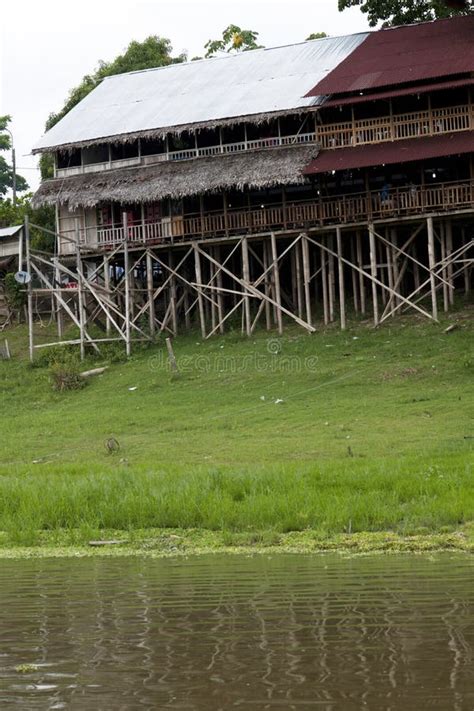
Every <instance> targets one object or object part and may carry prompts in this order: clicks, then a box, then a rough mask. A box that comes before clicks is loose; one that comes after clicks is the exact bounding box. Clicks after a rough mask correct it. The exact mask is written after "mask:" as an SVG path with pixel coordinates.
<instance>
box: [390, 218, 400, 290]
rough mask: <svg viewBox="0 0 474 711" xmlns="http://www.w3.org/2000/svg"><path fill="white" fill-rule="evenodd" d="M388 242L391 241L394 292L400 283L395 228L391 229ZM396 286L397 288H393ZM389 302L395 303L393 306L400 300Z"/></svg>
mask: <svg viewBox="0 0 474 711" xmlns="http://www.w3.org/2000/svg"><path fill="white" fill-rule="evenodd" d="M390 241H391V243H392V244H391V248H390V252H391V263H392V281H393V284H394V287H393V288H394V290H395V291H397V289H398V284H399V283H401V280H399V278H398V277H399V274H400V270H399V268H398V253H397V246H398V235H397V230H396V229H395V228H392V230H391V233H390ZM395 284H397V286H395ZM390 301H391V302H393V301H394V302H395V304H398V303H400V299H398V297H396V296H395V297H394V299H390Z"/></svg>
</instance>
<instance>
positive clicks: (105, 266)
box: [103, 256, 111, 336]
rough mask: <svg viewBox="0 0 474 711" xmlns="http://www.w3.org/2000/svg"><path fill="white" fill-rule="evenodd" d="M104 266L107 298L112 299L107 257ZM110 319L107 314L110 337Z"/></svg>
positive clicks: (106, 327) (106, 328)
mask: <svg viewBox="0 0 474 711" xmlns="http://www.w3.org/2000/svg"><path fill="white" fill-rule="evenodd" d="M103 264H104V288H105V291H106V293H107V298H108V299H110V264H109V259H108V257H107V256H104V259H103ZM110 325H111V324H110V318H109V315H108V314H106V317H105V332H106V334H107V336H110Z"/></svg>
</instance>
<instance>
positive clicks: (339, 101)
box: [323, 79, 474, 108]
mask: <svg viewBox="0 0 474 711" xmlns="http://www.w3.org/2000/svg"><path fill="white" fill-rule="evenodd" d="M472 85H474V79H448V80H447V81H439V82H430V83H429V84H414V85H413V86H405V87H403V88H400V87H393V88H392V89H387V91H375V92H373V93H372V94H364V95H363V96H340V97H339V98H337V97H336V98H335V99H333V98H330V99H328V101H325V102H324V104H323V106H324V108H329V107H330V106H345V105H349V106H352V105H354V104H365V103H367V102H369V101H378V100H380V99H392V98H395V97H397V96H414V95H415V94H426V93H428V92H431V91H439V90H441V89H455V88H456V87H461V86H472Z"/></svg>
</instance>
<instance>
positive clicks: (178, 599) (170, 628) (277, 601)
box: [0, 554, 474, 711]
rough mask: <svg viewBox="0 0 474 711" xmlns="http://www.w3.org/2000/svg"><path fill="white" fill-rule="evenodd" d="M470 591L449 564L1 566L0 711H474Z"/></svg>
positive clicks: (116, 561)
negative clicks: (22, 669) (27, 667)
mask: <svg viewBox="0 0 474 711" xmlns="http://www.w3.org/2000/svg"><path fill="white" fill-rule="evenodd" d="M473 582H474V560H473V559H471V558H470V557H468V556H457V555H453V556H450V555H447V554H443V555H441V554H440V555H434V556H427V555H425V556H415V555H413V556H411V555H404V556H369V557H355V558H354V557H353V558H348V557H344V556H333V555H331V556H325V555H320V556H305V555H295V556H290V555H278V556H273V557H270V556H265V555H261V556H252V557H250V556H249V557H244V556H220V555H219V556H217V555H216V556H204V557H197V558H190V559H188V560H185V559H183V558H178V559H167V560H152V559H145V558H109V559H107V558H82V559H42V560H41V559H34V560H31V559H30V560H21V561H20V560H19V561H13V560H2V561H0V584H1V587H0V636H1V639H0V709H1V710H2V711H4V710H5V709H22V710H23V709H24V710H26V711H30V709H48V710H50V709H51V710H52V709H68V710H69V709H79V710H81V711H82V710H86V711H89V710H90V711H101V710H104V711H120V710H122V709H123V710H124V711H125V710H126V711H129V710H134V709H153V710H155V709H187V710H188V709H189V710H192V709H199V710H201V709H202V710H203V711H214V710H217V709H223V710H227V709H234V708H236V709H244V710H246V709H249V710H251V711H258V710H259V709H306V708H308V709H325V710H326V709H328V710H336V709H337V710H339V709H342V710H344V711H346V709H347V710H348V711H351V710H352V709H375V710H377V711H379V710H381V709H392V710H394V709H397V710H398V709H403V710H404V711H411V710H413V711H420V710H424V709H443V711H447V710H448V709H456V710H458V709H459V710H463V711H464V709H473V708H474V660H473V649H474V606H473V603H474V585H473ZM19 665H35V666H36V668H35V669H32V670H31V671H28V672H27V673H21V672H20V671H18V669H17V668H18V666H19Z"/></svg>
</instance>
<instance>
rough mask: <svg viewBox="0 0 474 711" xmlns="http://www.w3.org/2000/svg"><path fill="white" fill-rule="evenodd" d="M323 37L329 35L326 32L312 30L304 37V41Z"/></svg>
mask: <svg viewBox="0 0 474 711" xmlns="http://www.w3.org/2000/svg"><path fill="white" fill-rule="evenodd" d="M325 37H329V35H328V34H327V33H326V32H312V33H311V34H310V35H308V37H306V42H307V41H308V40H316V39H324V38H325Z"/></svg>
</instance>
